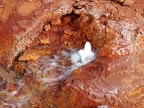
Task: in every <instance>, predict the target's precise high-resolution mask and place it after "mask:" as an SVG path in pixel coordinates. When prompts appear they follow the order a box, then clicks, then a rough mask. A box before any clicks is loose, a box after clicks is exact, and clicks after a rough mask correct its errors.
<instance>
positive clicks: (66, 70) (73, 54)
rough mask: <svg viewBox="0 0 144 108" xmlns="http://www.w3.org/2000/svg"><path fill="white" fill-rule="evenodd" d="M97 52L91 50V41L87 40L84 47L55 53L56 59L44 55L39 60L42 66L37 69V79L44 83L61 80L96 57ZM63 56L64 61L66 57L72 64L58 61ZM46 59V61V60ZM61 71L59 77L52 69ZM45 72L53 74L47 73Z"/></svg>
mask: <svg viewBox="0 0 144 108" xmlns="http://www.w3.org/2000/svg"><path fill="white" fill-rule="evenodd" d="M95 56H96V54H95V53H94V52H93V51H92V50H91V44H90V42H86V44H85V46H84V49H80V50H79V51H75V50H72V51H70V52H66V51H62V55H61V56H58V55H55V57H54V59H49V58H47V57H44V60H42V61H40V60H38V61H39V63H40V62H41V64H42V65H41V67H40V68H39V70H38V71H37V76H40V77H37V80H38V81H40V82H42V83H53V82H57V81H60V80H63V79H65V78H66V77H67V76H68V75H69V74H70V73H71V72H72V71H73V70H75V69H77V68H79V67H80V66H82V65H85V64H87V63H89V62H90V61H93V60H94V59H95ZM61 57H62V61H63V62H64V61H65V60H66V59H69V60H70V61H71V63H72V65H71V66H64V65H61V64H59V63H58V61H59V60H58V59H60V58H61ZM38 61H37V62H38ZM45 61H46V62H45ZM53 70H56V71H60V72H61V74H60V75H59V76H57V77H53V75H54V74H55V73H53V72H52V71H53ZM43 74H51V75H48V76H49V77H47V75H44V77H41V76H43Z"/></svg>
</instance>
